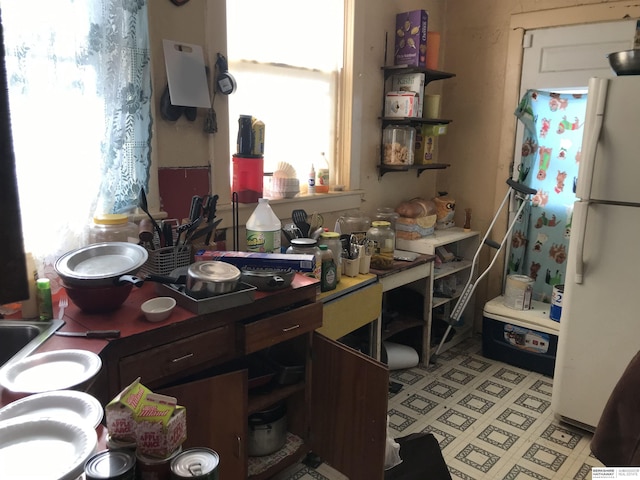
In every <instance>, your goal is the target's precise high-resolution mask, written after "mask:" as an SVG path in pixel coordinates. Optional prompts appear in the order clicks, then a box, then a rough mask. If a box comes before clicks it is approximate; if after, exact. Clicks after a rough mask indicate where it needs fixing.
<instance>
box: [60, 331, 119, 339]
mask: <svg viewBox="0 0 640 480" xmlns="http://www.w3.org/2000/svg"><path fill="white" fill-rule="evenodd" d="M55 334H56V335H60V336H61V337H85V338H119V337H120V330H87V331H86V332H60V331H57V332H56V333H55Z"/></svg>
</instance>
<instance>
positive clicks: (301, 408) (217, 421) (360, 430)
mask: <svg viewBox="0 0 640 480" xmlns="http://www.w3.org/2000/svg"><path fill="white" fill-rule="evenodd" d="M292 298H294V299H296V300H297V301H295V302H293V303H291V301H290V299H292ZM264 302H269V303H268V304H269V308H265V307H264V305H265V304H264ZM264 302H263V301H262V300H257V301H256V302H255V305H253V308H243V309H239V308H236V309H229V310H226V311H223V312H216V314H214V315H200V316H195V317H193V318H188V319H185V320H181V321H179V322H177V323H174V324H165V325H162V326H158V327H156V328H154V329H148V330H142V331H138V332H131V334H127V335H126V336H124V337H123V338H119V339H116V340H114V341H112V342H110V343H109V345H108V348H105V350H104V351H103V352H102V353H101V356H102V357H103V362H104V365H105V367H106V371H105V374H104V378H105V379H106V385H107V387H106V390H107V395H108V399H110V398H112V397H113V396H115V394H117V393H118V392H119V391H120V390H121V389H122V388H124V387H125V386H127V385H128V384H129V383H130V382H131V380H133V379H135V378H137V377H138V376H140V377H141V382H142V383H143V384H144V385H146V386H147V387H149V388H150V389H152V390H153V391H155V392H158V393H163V394H167V395H171V396H174V397H176V398H177V399H178V403H179V404H181V405H184V406H185V407H186V408H187V441H186V443H185V444H184V447H185V448H189V447H208V448H211V449H213V450H215V451H216V452H218V454H219V455H220V467H219V472H220V478H233V479H243V478H249V479H251V480H263V479H267V478H271V477H272V476H274V475H276V474H277V473H278V472H281V471H282V470H283V469H285V468H287V467H288V466H290V465H292V464H293V463H295V462H298V461H300V460H301V459H302V458H303V457H304V456H305V455H306V454H307V453H308V452H310V451H313V452H315V453H316V454H318V455H320V457H321V458H323V460H325V461H326V462H327V463H329V464H330V465H331V466H333V467H334V468H336V469H337V470H339V471H342V472H343V473H344V474H345V475H347V476H349V478H351V479H352V480H358V479H362V480H365V479H366V480H370V479H382V478H383V476H384V455H385V440H386V411H387V398H388V371H387V368H386V366H384V365H383V364H381V363H379V362H378V361H376V360H374V359H373V358H371V357H368V356H366V355H363V354H360V353H359V352H357V351H355V350H353V349H351V348H349V347H346V346H344V345H342V344H340V343H338V342H336V341H333V340H331V339H329V338H326V337H325V336H323V335H321V334H320V333H317V332H316V329H318V328H320V327H321V326H322V319H323V304H322V303H321V302H320V301H317V300H316V290H315V287H314V286H311V287H310V290H309V291H308V293H307V294H302V293H300V292H298V293H296V292H292V293H291V294H289V295H287V296H285V295H281V298H280V299H279V300H278V299H277V298H267V299H265V300H264ZM145 328H146V325H145ZM274 350H278V351H284V352H287V353H288V354H290V355H291V356H292V357H293V358H295V359H296V360H298V361H299V362H300V363H301V364H302V365H304V375H303V376H302V377H301V378H300V379H298V380H297V381H293V382H292V383H288V382H287V383H286V384H280V385H272V386H270V387H269V388H251V387H250V378H251V375H250V372H251V364H250V359H251V358H252V357H253V356H255V355H262V354H265V353H266V352H273V351H274ZM279 402H284V403H285V404H286V408H287V430H288V432H289V434H288V438H289V439H292V441H290V442H289V443H288V444H287V445H286V446H285V447H284V448H283V450H280V451H279V452H277V453H276V454H274V455H272V456H269V458H266V457H249V455H248V451H247V449H248V441H249V433H250V432H249V424H248V417H249V416H250V415H251V414H253V413H256V412H260V411H263V410H266V409H267V408H269V407H271V406H273V405H275V404H277V403H279ZM363 452H364V453H365V454H366V456H367V459H368V460H367V462H366V465H363V461H362V460H363ZM256 458H259V459H260V460H259V461H256Z"/></svg>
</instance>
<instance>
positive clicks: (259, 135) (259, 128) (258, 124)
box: [251, 117, 264, 156]
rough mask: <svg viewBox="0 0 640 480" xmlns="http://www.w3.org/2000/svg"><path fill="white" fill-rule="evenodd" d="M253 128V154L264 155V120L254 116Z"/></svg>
mask: <svg viewBox="0 0 640 480" xmlns="http://www.w3.org/2000/svg"><path fill="white" fill-rule="evenodd" d="M251 129H252V130H253V144H252V145H251V154H252V155H260V156H262V155H264V122H262V121H260V120H258V119H257V118H255V117H254V118H253V121H252V122H251Z"/></svg>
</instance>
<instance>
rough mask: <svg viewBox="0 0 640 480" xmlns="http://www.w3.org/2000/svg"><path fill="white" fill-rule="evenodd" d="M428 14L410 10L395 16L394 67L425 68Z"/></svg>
mask: <svg viewBox="0 0 640 480" xmlns="http://www.w3.org/2000/svg"><path fill="white" fill-rule="evenodd" d="M428 23H429V13H428V12H427V11H426V10H412V11H410V12H404V13H399V14H398V15H396V32H395V35H394V37H395V49H394V56H393V62H394V65H407V66H413V67H426V66H427V26H428Z"/></svg>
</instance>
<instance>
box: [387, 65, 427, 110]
mask: <svg viewBox="0 0 640 480" xmlns="http://www.w3.org/2000/svg"><path fill="white" fill-rule="evenodd" d="M391 90H392V91H395V92H416V93H417V94H418V95H417V97H418V108H417V114H416V117H422V111H423V104H424V99H423V97H424V73H397V74H394V75H392V76H391Z"/></svg>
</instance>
